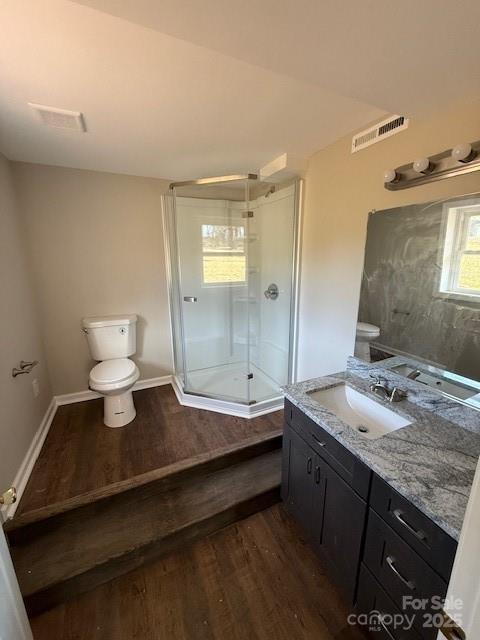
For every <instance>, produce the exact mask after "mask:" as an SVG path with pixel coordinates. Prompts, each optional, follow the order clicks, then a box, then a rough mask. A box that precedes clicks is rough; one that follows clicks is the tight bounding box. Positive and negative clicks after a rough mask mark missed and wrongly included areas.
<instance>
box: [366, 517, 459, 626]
mask: <svg viewBox="0 0 480 640" xmlns="http://www.w3.org/2000/svg"><path fill="white" fill-rule="evenodd" d="M364 563H365V564H366V566H367V567H368V569H369V570H370V571H371V573H372V574H373V575H374V576H375V577H376V579H377V580H378V582H379V583H380V585H381V586H382V587H383V588H384V590H385V591H386V592H387V594H388V595H389V596H390V597H391V598H392V600H393V601H394V603H395V604H396V605H397V606H398V607H400V608H401V609H403V608H404V602H403V598H404V597H405V596H410V597H411V598H414V599H426V601H427V604H426V605H425V608H424V609H422V611H421V614H422V615H421V616H417V618H416V624H417V629H418V627H419V624H420V621H422V620H423V616H424V615H425V614H427V615H428V614H430V613H431V614H435V613H438V611H439V609H438V608H435V607H432V604H434V605H435V602H434V603H432V602H431V598H433V597H434V596H436V598H437V599H438V598H440V599H442V598H444V597H445V593H446V591H447V583H446V582H445V581H444V580H443V579H442V578H441V577H440V576H439V575H438V574H437V573H435V571H433V569H432V568H431V567H430V566H429V565H428V564H427V563H426V562H425V561H424V560H423V559H422V558H421V557H420V556H419V555H418V554H417V553H416V552H415V551H414V550H413V549H412V548H411V547H410V546H409V545H408V544H407V543H406V542H405V541H404V540H402V538H400V536H399V535H397V534H396V533H395V531H393V529H391V528H390V527H389V526H388V525H387V524H386V523H385V522H383V520H382V519H381V518H380V517H379V516H378V515H377V514H376V513H375V511H373V510H372V509H370V511H369V515H368V525H367V536H366V541H365V551H364ZM409 612H411V610H410V609H408V608H407V609H406V613H409ZM412 613H413V612H412ZM420 629H421V626H420ZM421 631H422V636H424V637H426V638H430V637H431V636H430V635H429V634H428V633H427V632H426V631H425V630H424V629H421Z"/></svg>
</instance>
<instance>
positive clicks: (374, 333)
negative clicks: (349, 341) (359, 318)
mask: <svg viewBox="0 0 480 640" xmlns="http://www.w3.org/2000/svg"><path fill="white" fill-rule="evenodd" d="M379 335H380V328H379V327H376V326H375V325H374V324H369V323H368V322H357V338H370V339H372V338H378V336H379Z"/></svg>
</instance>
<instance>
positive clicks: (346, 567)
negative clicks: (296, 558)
mask: <svg viewBox="0 0 480 640" xmlns="http://www.w3.org/2000/svg"><path fill="white" fill-rule="evenodd" d="M283 446H284V462H283V469H284V473H283V478H282V496H283V499H284V502H285V505H286V507H287V509H288V511H289V513H291V515H292V516H293V517H294V518H295V519H296V520H297V522H298V523H299V524H300V526H301V527H302V528H303V530H304V532H305V535H306V537H307V539H308V540H309V541H310V542H311V543H312V545H313V547H314V548H315V550H316V551H317V553H318V554H319V556H320V558H321V559H322V561H323V563H324V565H325V567H326V569H327V571H328V573H329V575H330V576H331V578H332V580H333V581H334V582H335V583H336V584H337V585H338V586H339V587H340V588H341V589H342V591H343V592H344V594H345V596H346V598H347V599H348V601H349V602H350V603H353V602H354V598H355V588H356V583H357V575H358V569H359V564H360V553H361V544H362V537H363V532H364V527H365V519H366V512H367V505H366V502H365V500H363V499H362V498H361V497H360V496H358V495H357V494H356V493H355V491H354V490H353V489H352V487H350V486H349V485H348V484H347V483H346V482H345V481H344V480H343V479H342V478H341V477H340V475H339V474H338V473H337V472H336V471H334V470H333V469H332V468H331V467H330V465H329V464H328V463H327V462H325V460H323V459H322V458H321V457H320V456H319V455H317V454H316V453H315V451H314V450H313V449H312V448H311V447H310V445H309V444H307V443H306V442H305V441H304V440H303V438H302V437H301V436H300V435H298V434H297V433H296V432H295V431H294V430H293V429H292V428H291V427H290V426H288V425H286V426H285V434H284V444H283Z"/></svg>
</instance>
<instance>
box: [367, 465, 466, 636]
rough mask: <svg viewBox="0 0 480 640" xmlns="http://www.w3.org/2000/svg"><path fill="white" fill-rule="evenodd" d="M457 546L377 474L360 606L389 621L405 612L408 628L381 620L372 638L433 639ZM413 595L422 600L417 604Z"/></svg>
mask: <svg viewBox="0 0 480 640" xmlns="http://www.w3.org/2000/svg"><path fill="white" fill-rule="evenodd" d="M456 548H457V543H456V541H455V540H453V538H451V537H450V536H449V535H448V534H446V533H445V532H444V531H443V530H442V529H440V527H439V526H438V525H437V524H435V523H434V522H433V521H432V520H430V518H428V517H427V516H426V515H425V514H423V513H422V512H421V511H419V510H418V509H417V508H416V507H415V506H414V505H412V504H411V503H410V502H408V500H406V499H405V498H404V497H403V496H401V495H400V494H398V493H397V492H396V491H395V490H394V489H392V487H390V486H389V485H388V484H387V483H386V482H384V481H383V480H382V479H381V478H379V477H378V476H374V479H373V482H372V492H371V496H370V509H369V514H368V525H367V533H366V539H365V549H364V553H363V560H362V566H361V571H360V578H359V588H358V594H359V595H358V603H357V609H358V611H359V612H360V613H366V614H368V613H369V612H370V611H372V610H378V611H379V612H380V614H381V616H383V617H384V618H385V620H388V621H389V618H388V616H385V615H384V614H389V613H391V612H395V613H397V614H398V615H400V614H401V615H403V616H404V618H405V621H406V622H407V624H406V626H407V627H409V628H408V629H407V628H402V627H401V626H400V627H399V626H397V627H396V628H394V627H392V626H391V625H388V624H385V625H383V624H382V622H381V623H380V625H379V626H378V628H377V629H371V630H370V632H369V634H370V636H371V637H373V638H388V639H389V640H392V638H393V639H394V640H410V639H411V638H422V639H423V640H435V638H436V637H437V629H436V628H435V626H434V624H432V623H433V622H435V621H436V620H437V618H438V617H439V616H440V614H441V601H442V599H443V598H444V597H445V594H446V592H447V586H448V580H449V578H450V573H451V570H452V565H453V560H454V557H455V552H456ZM413 600H415V602H416V603H419V602H421V601H423V604H422V605H421V606H420V608H415V607H414V606H412V604H413ZM409 603H410V604H409ZM406 605H407V606H406ZM397 619H398V620H400V618H397ZM410 621H411V623H410ZM384 626H387V631H388V633H389V634H390V635H388V634H387V635H385V633H387V632H386V631H385V628H384Z"/></svg>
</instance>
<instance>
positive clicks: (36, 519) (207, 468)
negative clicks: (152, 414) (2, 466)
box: [4, 429, 282, 542]
mask: <svg viewBox="0 0 480 640" xmlns="http://www.w3.org/2000/svg"><path fill="white" fill-rule="evenodd" d="M281 446H282V430H281V429H279V430H278V431H272V432H270V433H262V434H259V435H255V436H252V437H251V438H248V439H245V440H243V441H242V442H241V443H235V444H233V445H228V446H226V447H220V448H217V449H213V450H211V451H208V452H206V453H201V454H198V455H196V456H192V457H190V458H186V459H184V460H179V461H177V462H174V463H172V464H169V465H165V466H163V467H159V468H158V469H153V470H152V471H149V472H147V473H142V474H140V475H136V476H132V477H131V478H128V479H126V480H122V481H120V482H115V483H112V484H109V485H106V486H104V487H101V488H99V489H95V490H93V491H89V492H86V493H82V494H80V495H78V496H74V497H72V498H69V499H67V500H63V501H61V502H56V503H53V504H49V505H46V506H45V507H41V508H39V509H34V510H30V511H26V512H21V513H19V515H17V516H15V517H14V518H13V519H12V520H9V521H7V522H6V523H5V525H4V530H5V532H6V533H7V534H8V537H9V539H10V541H11V542H14V540H15V536H16V535H17V533H20V532H19V530H22V537H25V532H26V531H28V532H31V533H32V534H33V535H35V529H32V528H31V527H32V525H34V524H35V523H39V524H40V526H41V527H42V528H43V526H44V524H45V521H46V520H47V519H50V518H55V517H58V516H61V515H62V514H66V513H68V512H70V511H73V510H76V509H80V508H82V507H85V506H87V505H89V504H91V503H95V502H98V501H99V500H104V499H111V498H112V496H116V495H117V494H121V493H124V492H125V491H131V490H134V489H141V488H142V487H144V486H146V485H148V486H149V487H150V488H149V491H150V490H151V487H152V485H153V484H156V483H158V484H159V485H161V486H162V489H163V488H165V487H171V486H173V485H175V484H177V483H182V482H184V481H185V480H186V479H188V477H189V476H191V477H194V476H195V475H198V476H200V475H205V473H207V472H211V471H215V470H218V469H222V468H225V467H228V466H231V465H233V464H237V463H238V462H242V461H243V460H248V459H249V458H252V457H253V456H257V455H260V454H262V453H267V452H269V451H275V450H276V449H279V448H280V447H281ZM19 506H21V503H20V505H19ZM14 532H15V533H14ZM27 535H28V534H27Z"/></svg>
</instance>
